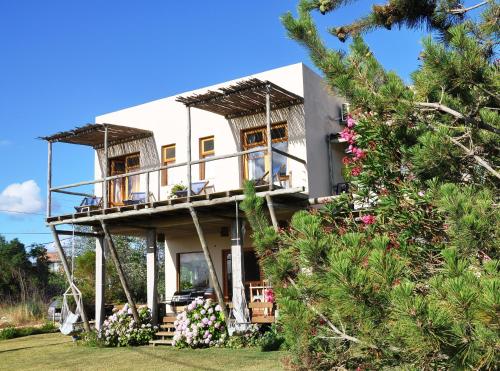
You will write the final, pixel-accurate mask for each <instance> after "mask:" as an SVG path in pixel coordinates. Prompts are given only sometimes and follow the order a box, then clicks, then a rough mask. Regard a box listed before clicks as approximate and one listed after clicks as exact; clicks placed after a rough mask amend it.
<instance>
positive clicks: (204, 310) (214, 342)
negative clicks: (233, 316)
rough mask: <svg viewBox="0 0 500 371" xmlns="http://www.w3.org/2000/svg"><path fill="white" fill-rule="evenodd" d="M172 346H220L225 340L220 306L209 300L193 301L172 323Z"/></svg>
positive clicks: (224, 327)
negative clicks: (173, 326) (173, 331)
mask: <svg viewBox="0 0 500 371" xmlns="http://www.w3.org/2000/svg"><path fill="white" fill-rule="evenodd" d="M174 325H175V335H174V345H175V346H176V347H178V348H186V347H190V348H204V347H211V346H222V345H223V344H224V343H225V341H226V339H227V333H226V323H225V322H224V314H223V313H222V310H221V307H220V305H218V304H216V303H213V302H212V300H211V299H207V300H204V299H195V300H193V301H192V302H191V303H190V304H189V305H188V306H187V307H186V310H185V311H184V312H182V313H180V314H179V315H177V320H176V321H175V322H174Z"/></svg>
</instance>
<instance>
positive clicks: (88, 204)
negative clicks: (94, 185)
mask: <svg viewBox="0 0 500 371" xmlns="http://www.w3.org/2000/svg"><path fill="white" fill-rule="evenodd" d="M101 208H102V198H101V197H95V196H94V197H84V198H83V200H82V202H81V203H80V206H75V210H76V212H77V213H82V212H85V211H93V210H99V209H101Z"/></svg>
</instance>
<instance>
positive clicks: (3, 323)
mask: <svg viewBox="0 0 500 371" xmlns="http://www.w3.org/2000/svg"><path fill="white" fill-rule="evenodd" d="M45 313H47V310H46V305H44V304H43V303H42V302H41V301H38V300H32V301H29V302H26V303H19V304H0V329H1V328H5V327H11V326H16V327H17V326H33V325H37V324H40V323H43V322H44V321H45V318H44V315H45Z"/></svg>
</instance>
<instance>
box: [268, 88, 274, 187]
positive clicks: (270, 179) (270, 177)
mask: <svg viewBox="0 0 500 371" xmlns="http://www.w3.org/2000/svg"><path fill="white" fill-rule="evenodd" d="M270 88H271V87H270V86H269V85H267V86H266V134H267V164H268V167H267V168H268V169H269V174H268V182H269V190H270V191H272V190H273V175H274V174H273V139H272V136H271V94H270V93H269V90H270Z"/></svg>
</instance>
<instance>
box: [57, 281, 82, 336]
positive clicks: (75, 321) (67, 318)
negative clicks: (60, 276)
mask: <svg viewBox="0 0 500 371" xmlns="http://www.w3.org/2000/svg"><path fill="white" fill-rule="evenodd" d="M73 291H74V292H75V294H76V295H75V296H76V301H77V302H76V313H73V312H72V311H71V309H70V307H69V303H68V296H73ZM82 305H83V302H82V293H81V292H80V290H79V289H78V287H76V285H75V284H74V283H73V282H71V286H70V287H68V289H67V290H66V291H65V292H64V294H63V305H62V310H61V327H60V328H59V330H60V331H61V333H62V334H63V335H74V334H76V333H79V332H82V330H83V323H82V322H81V321H80V320H79V319H80V308H81V306H82Z"/></svg>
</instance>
